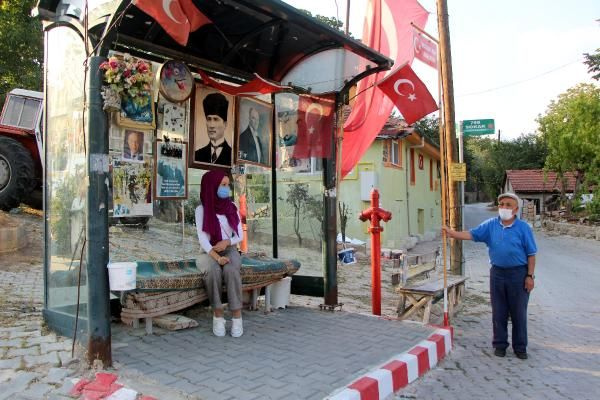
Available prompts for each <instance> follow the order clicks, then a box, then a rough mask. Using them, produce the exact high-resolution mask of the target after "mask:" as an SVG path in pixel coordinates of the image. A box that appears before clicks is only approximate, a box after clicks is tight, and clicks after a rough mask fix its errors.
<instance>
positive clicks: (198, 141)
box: [188, 83, 235, 169]
mask: <svg viewBox="0 0 600 400" xmlns="http://www.w3.org/2000/svg"><path fill="white" fill-rule="evenodd" d="M192 99H193V100H194V101H193V104H192V110H193V113H194V118H193V121H194V123H193V125H192V127H193V129H192V131H191V132H190V143H189V148H190V149H189V163H188V165H189V166H190V167H192V168H203V169H210V168H213V167H220V168H227V169H231V166H232V165H233V161H234V152H233V147H234V141H233V132H234V130H235V97H234V96H232V95H229V94H226V93H223V92H220V91H219V90H217V89H213V88H211V87H208V86H204V85H202V84H199V83H197V84H196V90H195V95H194V96H193V97H192Z"/></svg>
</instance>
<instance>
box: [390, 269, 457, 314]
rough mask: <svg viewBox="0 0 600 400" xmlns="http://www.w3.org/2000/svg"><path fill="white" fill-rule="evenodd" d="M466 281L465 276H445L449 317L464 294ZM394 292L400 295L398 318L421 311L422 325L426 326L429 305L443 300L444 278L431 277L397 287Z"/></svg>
mask: <svg viewBox="0 0 600 400" xmlns="http://www.w3.org/2000/svg"><path fill="white" fill-rule="evenodd" d="M466 280H467V277H465V276H458V275H448V276H447V287H448V314H449V315H452V313H453V311H454V307H455V306H457V305H458V304H459V303H460V300H461V298H462V296H463V293H464V287H465V281H466ZM396 291H397V292H398V293H400V303H399V304H398V317H399V318H400V319H406V318H408V317H410V316H411V315H412V314H414V313H416V312H417V311H419V310H421V309H423V310H424V311H423V323H424V324H427V323H429V316H430V315H431V305H432V304H433V303H434V302H436V301H438V300H439V299H441V298H443V295H444V278H443V276H435V277H431V278H429V279H427V280H426V281H424V282H420V283H415V284H411V285H407V286H399V287H397V288H396Z"/></svg>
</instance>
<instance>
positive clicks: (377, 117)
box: [342, 0, 429, 176]
mask: <svg viewBox="0 0 600 400" xmlns="http://www.w3.org/2000/svg"><path fill="white" fill-rule="evenodd" d="M428 15H429V13H428V12H427V10H425V9H424V8H423V7H422V6H421V5H420V4H419V2H418V1H416V0H370V1H369V5H368V9H367V14H366V15H365V26H364V31H363V40H362V41H363V43H365V44H366V45H367V46H369V47H371V48H372V49H374V50H377V51H379V52H380V53H382V54H385V55H386V56H388V57H390V58H391V59H392V60H393V61H394V63H395V65H402V64H404V63H406V62H409V63H410V62H412V60H413V58H414V50H413V46H412V40H413V27H412V26H411V24H410V23H411V22H412V23H414V24H415V25H416V26H418V27H419V28H423V27H424V26H425V23H426V22H427V17H428ZM388 74H389V72H388ZM386 75H387V74H386V73H385V72H380V73H378V74H375V75H370V76H369V77H368V78H366V79H363V80H361V81H360V82H359V84H358V88H357V93H359V94H358V96H357V97H356V101H355V104H354V106H353V108H352V112H351V113H350V116H349V117H348V119H347V120H346V123H345V124H344V141H343V142H342V176H346V175H347V174H348V173H349V172H350V171H351V170H352V168H354V166H355V165H356V163H357V162H358V161H359V160H360V158H361V157H362V155H363V154H364V153H365V152H366V151H367V149H368V148H369V146H370V145H371V143H372V142H373V140H375V137H376V136H377V134H379V132H380V131H381V128H383V126H384V125H385V122H386V121H387V119H388V117H389V116H390V113H391V112H392V109H393V108H394V103H392V101H391V100H389V99H388V98H387V97H386V96H385V95H384V94H383V92H381V90H379V89H378V88H377V87H370V86H373V85H374V84H375V82H377V81H379V80H381V79H383V78H384V77H385V76H386ZM369 87H370V88H369Z"/></svg>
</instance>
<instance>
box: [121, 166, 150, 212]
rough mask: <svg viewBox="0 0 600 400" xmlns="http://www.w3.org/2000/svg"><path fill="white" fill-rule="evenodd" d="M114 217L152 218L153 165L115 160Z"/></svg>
mask: <svg viewBox="0 0 600 400" xmlns="http://www.w3.org/2000/svg"><path fill="white" fill-rule="evenodd" d="M112 180H113V217H134V216H152V215H153V210H152V170H151V163H150V162H148V161H146V162H143V163H131V162H127V161H120V160H114V161H113V165H112Z"/></svg>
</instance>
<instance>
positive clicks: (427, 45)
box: [413, 30, 438, 69]
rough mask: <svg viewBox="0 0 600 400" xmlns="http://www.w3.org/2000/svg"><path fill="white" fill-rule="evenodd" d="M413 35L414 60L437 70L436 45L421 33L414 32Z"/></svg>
mask: <svg viewBox="0 0 600 400" xmlns="http://www.w3.org/2000/svg"><path fill="white" fill-rule="evenodd" d="M414 34H415V37H414V41H413V44H414V46H415V58H417V59H418V60H421V61H423V62H424V63H425V64H427V65H429V66H430V67H433V68H435V69H437V53H438V50H437V44H436V43H435V42H434V41H433V40H430V39H428V38H426V37H425V35H423V34H422V33H421V32H417V31H416V30H415V32H414Z"/></svg>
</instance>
